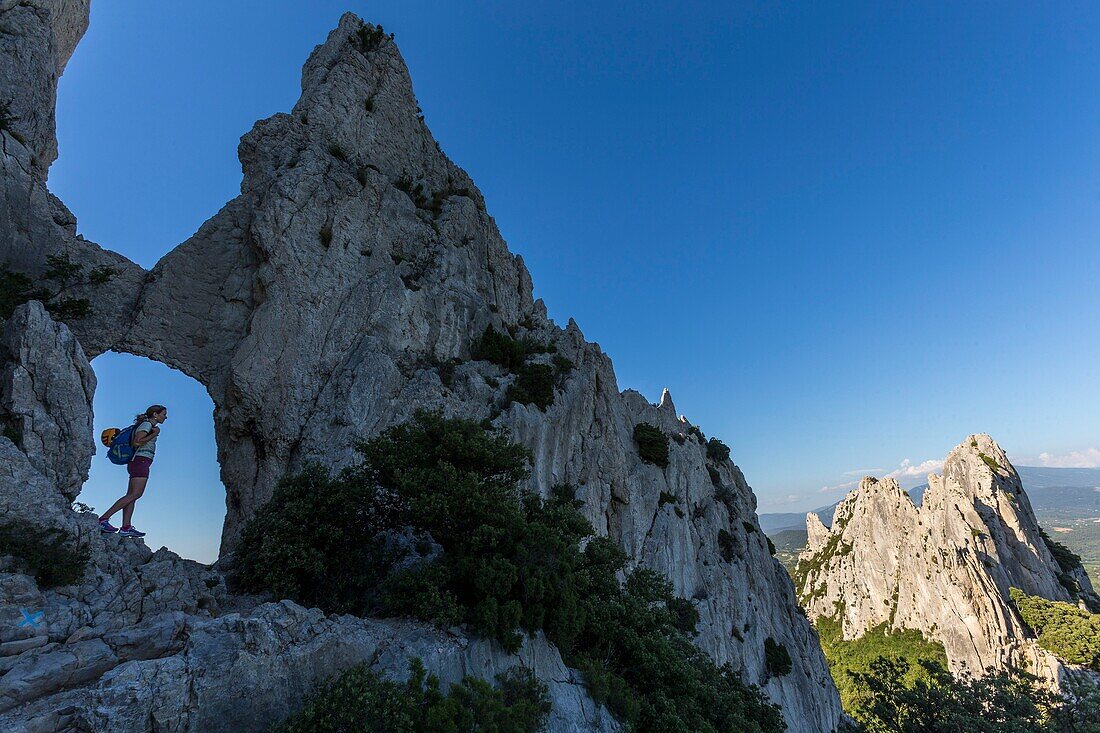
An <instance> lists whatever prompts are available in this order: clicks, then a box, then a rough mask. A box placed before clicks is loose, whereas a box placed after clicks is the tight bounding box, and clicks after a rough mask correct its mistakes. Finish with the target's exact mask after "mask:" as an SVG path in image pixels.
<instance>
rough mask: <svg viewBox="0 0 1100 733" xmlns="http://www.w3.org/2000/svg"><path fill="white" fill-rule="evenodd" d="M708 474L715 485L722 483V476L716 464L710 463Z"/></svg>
mask: <svg viewBox="0 0 1100 733" xmlns="http://www.w3.org/2000/svg"><path fill="white" fill-rule="evenodd" d="M707 475H708V476H710V482H711V483H712V484H714V485H715V486H721V485H722V477H721V476H720V475H719V473H718V469H717V468H715V467H714V466H711V465H708V466H707Z"/></svg>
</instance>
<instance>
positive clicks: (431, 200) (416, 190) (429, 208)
mask: <svg viewBox="0 0 1100 733" xmlns="http://www.w3.org/2000/svg"><path fill="white" fill-rule="evenodd" d="M421 122H423V117H421ZM393 185H394V188H396V189H397V190H399V191H402V192H404V193H405V195H407V196H408V197H409V198H410V199H411V200H412V202H413V205H414V206H416V208H418V209H421V210H423V211H426V212H428V213H430V214H431V215H432V218H433V219H434V218H438V217H439V215H440V214H442V213H443V204H444V202H445V201H446V200H447V199H449V198H450V197H452V196H465V197H466V198H471V199H472V198H473V197H474V194H473V192H472V191H471V190H470V189H468V188H455V187H454V186H453V185H450V184H448V185H447V186H445V187H444V188H442V189H440V190H439V191H435V192H432V191H430V190H429V189H427V188H425V187H424V184H423V182H419V181H418V182H413V179H412V178H410V177H408V176H402V177H401V178H398V179H397V180H396V181H394V183H393Z"/></svg>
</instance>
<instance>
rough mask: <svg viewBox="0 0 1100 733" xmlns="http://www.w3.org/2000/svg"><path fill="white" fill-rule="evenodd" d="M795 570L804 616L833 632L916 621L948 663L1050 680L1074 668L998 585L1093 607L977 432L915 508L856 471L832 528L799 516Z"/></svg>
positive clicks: (992, 445)
mask: <svg viewBox="0 0 1100 733" xmlns="http://www.w3.org/2000/svg"><path fill="white" fill-rule="evenodd" d="M806 529H807V534H808V537H809V544H808V546H807V548H806V550H805V552H803V554H802V555H801V556H800V558H799V565H798V569H797V571H796V573H795V575H796V584H797V585H798V592H799V599H800V601H801V603H802V605H803V607H804V608H805V609H806V611H807V613H808V614H809V616H810V617H811V618H813V619H818V618H822V617H828V618H838V620H839V621H840V622H841V624H842V630H843V634H844V638H846V639H853V638H857V637H859V636H861V635H862V634H863V633H865V632H866V631H868V630H869V629H873V628H875V627H878V626H881V625H885V626H886V627H887V628H892V629H917V630H919V631H921V632H922V633H923V634H924V635H925V636H926V637H928V638H930V639H934V640H935V641H938V642H940V643H941V644H943V646H944V648H945V650H946V653H947V657H948V661H949V663H950V665H951V668H952V671H953V672H956V673H959V672H969V673H971V674H982V673H983V671H984V670H986V669H990V668H992V669H996V670H1000V669H1004V668H1006V667H1007V666H1010V665H1012V666H1017V667H1023V668H1027V669H1030V670H1031V671H1032V672H1033V673H1036V674H1038V675H1039V676H1041V677H1042V678H1044V679H1045V680H1047V681H1048V683H1049V684H1051V685H1052V686H1053V687H1057V688H1062V687H1064V684H1065V682H1066V680H1067V679H1069V678H1071V677H1074V676H1080V675H1085V674H1086V673H1085V672H1084V671H1083V670H1081V669H1080V668H1076V667H1073V666H1072V665H1066V664H1064V663H1062V662H1060V661H1059V660H1058V659H1056V658H1055V657H1054V656H1053V655H1051V654H1050V653H1049V652H1046V651H1045V650H1043V649H1041V648H1039V646H1038V645H1037V644H1036V643H1035V642H1034V640H1033V639H1032V638H1031V634H1030V631H1029V630H1028V628H1027V626H1026V625H1025V624H1024V622H1023V621H1022V620H1021V619H1020V617H1019V615H1018V613H1017V612H1016V610H1015V609H1014V607H1013V605H1012V602H1011V600H1010V598H1009V588H1019V589H1021V590H1023V591H1024V592H1025V593H1027V594H1029V595H1035V596H1042V597H1043V598H1048V599H1051V600H1056V601H1069V602H1072V603H1078V604H1081V605H1083V606H1086V605H1087V606H1091V607H1094V608H1095V607H1096V606H1097V604H1098V603H1100V597H1098V596H1097V595H1096V593H1095V592H1094V591H1093V589H1092V586H1091V584H1090V583H1089V579H1088V576H1087V575H1086V574H1085V573H1084V571H1083V570H1082V569H1081V568H1080V567H1077V568H1062V567H1060V566H1059V564H1058V561H1057V560H1056V559H1055V557H1054V556H1053V555H1052V553H1051V550H1050V548H1049V547H1048V546H1047V543H1046V541H1045V540H1044V538H1043V536H1042V534H1041V530H1040V528H1039V525H1038V523H1037V521H1036V519H1035V514H1034V512H1033V511H1032V508H1031V503H1030V502H1029V500H1028V497H1027V493H1026V492H1025V491H1024V487H1023V485H1022V483H1021V482H1020V477H1019V475H1018V474H1017V472H1016V469H1015V468H1014V467H1013V466H1012V464H1011V463H1010V462H1009V460H1008V457H1007V456H1006V455H1005V453H1004V451H1003V450H1001V447H1000V446H999V445H997V443H996V442H994V441H993V439H992V438H990V437H989V436H988V435H984V434H979V435H971V436H969V437H968V438H967V439H966V440H965V441H963V443H961V444H960V445H958V446H957V447H956V448H955V449H954V450H952V451H951V453H950V455H948V456H947V459H946V461H945V462H944V467H943V474H942V475H936V474H931V475H929V477H928V490H927V491H926V492H925V494H924V497H923V500H922V502H921V504H920V506H916V505H915V504H914V503H913V500H912V499H911V498H910V497H909V495H908V494H907V493H906V492H905V491H903V490H902V489H901V487H900V486H898V483H897V482H896V481H895V480H894V479H883V480H877V479H874V478H872V477H866V478H864V479H863V480H862V481H861V482H860V486H859V488H858V489H856V490H854V491H852V492H851V493H850V494H848V496H847V497H845V498H844V500H843V501H841V502H840V504H839V505H838V506H837V507H836V510H835V513H834V515H833V520H832V524H831V527H828V528H827V527H825V525H824V523H823V522H822V521H821V518H820V517H819V516H817V515H816V514H813V513H811V514H809V515H808V516H807V518H806Z"/></svg>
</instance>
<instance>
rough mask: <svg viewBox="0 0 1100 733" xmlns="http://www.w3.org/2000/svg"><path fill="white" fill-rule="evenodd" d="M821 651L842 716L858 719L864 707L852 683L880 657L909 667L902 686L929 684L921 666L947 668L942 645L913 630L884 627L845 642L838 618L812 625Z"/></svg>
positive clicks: (861, 698) (863, 702)
mask: <svg viewBox="0 0 1100 733" xmlns="http://www.w3.org/2000/svg"><path fill="white" fill-rule="evenodd" d="M814 626H815V627H816V628H817V633H818V637H819V638H820V640H821V649H822V651H824V652H825V660H826V661H827V662H828V664H829V672H830V673H831V674H832V676H833V681H834V682H835V683H836V687H837V690H838V691H839V692H840V702H841V704H842V705H843V707H844V712H846V713H848V714H849V715H853V716H856V717H858V715H857V713H858V712H859V711H860V710H861V709H862V708H863V706H864V705H865V704H866V701H865V699H864V696H863V690H862V689H861V687H860V685H859V684H857V683H856V682H855V677H854V675H857V674H866V673H868V672H869V671H870V670H871V664H872V663H873V662H874V661H875V660H876V659H878V658H880V657H885V658H887V659H890V660H897V659H905V660H908V663H911V666H908V667H906V672H905V674H904V683H905V684H906V685H910V686H911V685H912V684H914V683H915V682H916V681H917V680H918V679H924V680H926V681H927V680H929V679H930V677H929V674H928V672H927V671H926V670H925V668H924V667H923V666H922V664H923V662H931V663H934V664H937V665H940V666H941V667H946V666H947V654H946V653H945V651H944V648H943V646H942V645H941V644H939V643H936V642H931V641H927V640H925V638H924V636H923V635H922V634H921V633H920V632H919V631H916V630H910V629H905V630H900V631H899V630H890V629H888V628H887V627H886V624H882V625H880V626H876V627H875V628H873V629H869V630H867V631H866V632H864V634H863V635H862V636H860V637H858V638H856V639H850V640H845V639H844V636H843V634H842V633H841V624H840V614H839V613H838V614H837V616H836V617H833V618H829V617H821V618H818V619H817V620H815V621H814Z"/></svg>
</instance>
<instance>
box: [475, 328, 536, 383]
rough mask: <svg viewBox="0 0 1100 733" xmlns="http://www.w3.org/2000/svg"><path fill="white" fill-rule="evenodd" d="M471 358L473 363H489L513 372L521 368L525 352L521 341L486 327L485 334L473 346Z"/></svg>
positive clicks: (525, 355) (525, 356)
mask: <svg viewBox="0 0 1100 733" xmlns="http://www.w3.org/2000/svg"><path fill="white" fill-rule="evenodd" d="M472 358H473V359H474V361H491V362H493V363H494V364H497V365H499V366H502V367H504V368H505V369H507V370H508V371H512V372H514V371H516V370H517V369H519V368H520V367H521V366H523V362H524V360H525V359H526V358H527V351H526V350H525V349H524V347H523V342H522V341H517V340H516V339H514V338H512V337H511V336H509V335H508V334H506V333H501V332H500V331H497V330H496V329H495V328H493V327H492V326H486V328H485V332H484V333H482V334H481V338H480V339H478V341H477V343H476V344H474V350H473V354H472Z"/></svg>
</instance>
